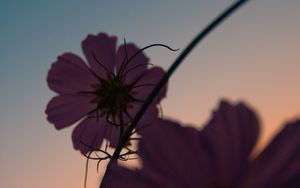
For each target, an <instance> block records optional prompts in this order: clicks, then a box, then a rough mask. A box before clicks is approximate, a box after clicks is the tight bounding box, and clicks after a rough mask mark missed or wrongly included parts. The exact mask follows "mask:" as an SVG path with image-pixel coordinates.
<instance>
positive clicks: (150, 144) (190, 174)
mask: <svg viewBox="0 0 300 188" xmlns="http://www.w3.org/2000/svg"><path fill="white" fill-rule="evenodd" d="M140 134H141V136H142V139H141V141H140V144H139V155H140V156H141V159H142V161H143V168H142V169H141V170H137V171H129V170H127V169H124V168H123V167H114V168H112V169H111V170H110V174H111V176H112V178H113V179H114V178H115V179H116V180H118V181H117V182H112V185H115V187H117V185H121V184H122V183H123V184H124V185H128V186H132V187H134V186H139V187H147V184H148V183H149V184H150V185H151V186H152V187H158V188H163V187H167V188H168V187H169V188H171V187H172V188H177V187H178V188H181V187H190V188H193V187H201V186H207V185H208V184H209V182H210V180H211V173H210V172H211V169H210V165H211V164H210V159H209V157H208V156H207V155H206V152H205V150H203V149H204V148H203V146H202V145H201V143H200V142H199V132H198V131H197V130H195V129H193V128H187V127H186V128H185V127H181V126H180V125H179V124H177V123H175V122H171V121H167V120H157V122H156V123H154V124H153V125H150V126H149V127H147V128H144V129H142V130H141V131H140ZM120 174H122V178H121V179H119V177H120ZM199 177H201V178H199ZM126 182H130V183H126Z"/></svg>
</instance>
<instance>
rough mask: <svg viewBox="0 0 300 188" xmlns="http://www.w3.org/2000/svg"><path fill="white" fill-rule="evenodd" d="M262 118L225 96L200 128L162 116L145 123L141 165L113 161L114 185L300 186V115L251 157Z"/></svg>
mask: <svg viewBox="0 0 300 188" xmlns="http://www.w3.org/2000/svg"><path fill="white" fill-rule="evenodd" d="M258 132H259V122H258V119H257V117H256V115H255V113H254V112H253V111H252V110H250V109H249V108H248V107H247V106H246V105H245V104H243V103H240V104H238V105H235V106H233V105H231V104H229V103H227V102H224V101H223V102H221V104H220V107H219V109H218V110H217V111H216V112H214V113H213V116H212V118H211V120H210V121H209V122H208V124H207V125H206V126H205V127H204V128H203V130H201V131H198V130H196V129H193V128H188V127H182V126H180V125H179V124H178V123H175V122H171V121H167V120H161V121H158V122H156V123H155V125H153V126H150V127H149V128H147V129H144V131H143V132H142V133H141V134H142V139H141V141H140V144H139V155H140V157H141V159H142V164H143V166H142V168H141V169H136V170H129V169H127V168H125V167H120V166H118V165H117V164H116V163H111V165H110V166H109V171H108V174H110V176H109V178H108V179H107V182H108V185H109V187H111V188H114V187H123V188H127V187H130V188H137V187H138V188H141V187H142V188H152V187H156V188H183V187H184V188H185V187H188V188H194V187H195V188H199V187H200V188H202V187H203V188H229V187H230V188H234V187H242V188H253V187H255V188H266V187H272V188H279V187H289V188H296V187H300V121H299V120H298V121H294V122H291V123H288V124H287V125H285V126H284V128H283V129H282V130H281V132H280V133H279V134H278V135H277V136H276V137H275V138H274V140H273V141H272V142H271V143H270V144H269V145H268V146H267V147H266V148H265V149H264V150H263V152H262V153H260V154H259V155H258V156H257V157H256V158H254V159H250V154H251V152H252V151H253V148H254V146H255V143H256V141H257V137H258Z"/></svg>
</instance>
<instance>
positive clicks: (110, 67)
mask: <svg viewBox="0 0 300 188" xmlns="http://www.w3.org/2000/svg"><path fill="white" fill-rule="evenodd" d="M116 43H117V38H116V37H115V36H112V37H109V36H108V35H107V34H105V33H100V34H98V35H97V36H94V35H89V36H88V37H87V38H86V39H85V40H84V41H83V42H82V50H83V52H84V55H85V57H86V59H87V61H88V63H89V64H90V66H91V68H92V70H93V71H94V72H95V73H96V74H98V76H100V77H101V78H103V79H105V78H106V76H107V74H108V72H114V66H115V56H116Z"/></svg>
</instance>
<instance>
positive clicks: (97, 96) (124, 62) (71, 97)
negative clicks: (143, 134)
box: [46, 33, 166, 154]
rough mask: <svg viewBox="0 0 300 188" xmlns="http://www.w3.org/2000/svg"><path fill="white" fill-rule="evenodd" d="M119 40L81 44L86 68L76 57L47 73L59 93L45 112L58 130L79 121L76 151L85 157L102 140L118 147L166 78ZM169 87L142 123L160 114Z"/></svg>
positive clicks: (101, 36) (90, 38) (89, 39)
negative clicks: (124, 131) (127, 127)
mask: <svg viewBox="0 0 300 188" xmlns="http://www.w3.org/2000/svg"><path fill="white" fill-rule="evenodd" d="M116 45H117V38H116V37H115V36H108V35H107V34H105V33H100V34H98V35H97V36H94V35H89V36H88V37H87V38H86V39H85V40H84V41H83V42H82V50H83V53H84V55H85V57H86V60H87V62H88V65H87V64H86V63H85V62H84V61H83V60H82V59H81V58H80V57H79V56H77V55H75V54H73V53H64V54H62V55H61V56H59V57H58V58H57V61H56V62H54V63H53V64H52V66H51V69H50V70H49V72H48V77H47V82H48V85H49V87H50V89H52V90H53V91H55V92H56V93H58V95H57V96H55V97H53V98H52V100H51V101H50V102H49V103H48V105H47V109H46V114H47V115H48V117H47V119H48V121H49V122H51V123H53V124H54V125H55V127H56V129H62V128H65V127H68V126H70V125H72V124H73V123H76V122H78V121H79V120H81V122H80V123H79V124H78V125H77V127H76V128H75V129H74V131H73V135H72V139H73V145H74V148H75V149H78V150H80V151H81V152H82V153H84V154H85V153H87V152H89V151H91V150H93V148H99V147H100V146H101V143H102V141H103V139H104V138H107V139H108V140H109V141H110V145H111V146H112V147H115V146H116V145H117V143H118V140H119V137H120V134H122V131H123V129H124V127H125V128H126V126H127V125H128V124H129V123H130V121H131V118H132V117H133V116H134V115H135V114H136V112H137V111H138V109H139V107H140V106H141V104H142V103H143V101H144V100H145V98H146V97H147V96H148V94H149V92H150V91H151V90H152V88H153V86H154V85H155V84H156V83H157V82H158V80H159V79H160V78H161V77H162V76H163V74H164V71H163V69H161V68H159V67H152V68H149V66H148V65H149V63H148V62H149V59H148V58H147V57H146V56H145V55H144V54H143V53H142V51H141V50H140V49H139V48H138V47H136V46H135V45H134V44H132V43H129V44H126V43H125V42H124V44H123V45H120V46H119V48H118V49H117V50H116ZM165 94H166V87H164V89H163V90H162V91H161V92H160V93H159V95H158V96H157V97H156V99H155V101H154V102H153V105H152V106H151V107H150V108H149V109H148V111H147V113H146V114H145V115H144V116H143V119H142V121H141V124H143V122H146V123H145V124H149V123H151V119H152V118H153V117H157V116H158V110H157V107H156V105H157V104H158V103H159V102H160V100H161V99H162V98H163V97H164V96H165Z"/></svg>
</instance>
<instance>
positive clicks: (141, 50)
mask: <svg viewBox="0 0 300 188" xmlns="http://www.w3.org/2000/svg"><path fill="white" fill-rule="evenodd" d="M155 46H160V47H164V48H167V49H169V50H170V51H177V50H179V49H173V48H171V47H169V46H167V45H165V44H159V43H158V44H151V45H149V46H146V47H144V48H142V49H140V50H138V51H137V52H136V53H135V54H133V55H132V56H131V57H130V58H129V59H128V61H126V63H125V65H124V67H123V69H120V72H121V73H124V71H125V67H127V66H128V65H129V63H130V62H131V61H132V60H133V58H135V57H136V56H137V55H139V54H140V53H142V52H143V51H144V50H146V49H148V48H151V47H155ZM125 58H126V57H125Z"/></svg>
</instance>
